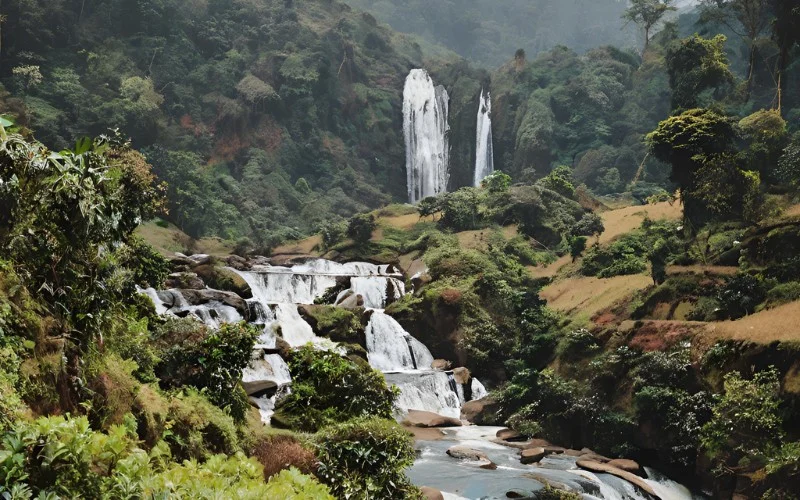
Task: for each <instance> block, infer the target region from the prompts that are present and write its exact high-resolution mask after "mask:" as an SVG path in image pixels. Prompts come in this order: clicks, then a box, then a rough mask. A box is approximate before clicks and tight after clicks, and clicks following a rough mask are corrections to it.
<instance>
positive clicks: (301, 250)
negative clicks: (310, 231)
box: [272, 235, 322, 255]
mask: <svg viewBox="0 0 800 500" xmlns="http://www.w3.org/2000/svg"><path fill="white" fill-rule="evenodd" d="M321 246H322V236H320V235H315V236H311V237H310V238H306V239H304V240H300V241H291V242H289V243H285V244H283V245H281V246H278V247H275V249H274V250H273V251H272V255H317V254H316V253H315V252H316V250H315V249H316V248H319V247H321Z"/></svg>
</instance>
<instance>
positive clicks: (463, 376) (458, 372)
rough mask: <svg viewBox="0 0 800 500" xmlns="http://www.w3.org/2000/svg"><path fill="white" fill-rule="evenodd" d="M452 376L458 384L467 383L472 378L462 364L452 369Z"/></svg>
mask: <svg viewBox="0 0 800 500" xmlns="http://www.w3.org/2000/svg"><path fill="white" fill-rule="evenodd" d="M453 378H454V379H455V381H456V383H457V384H459V385H468V384H469V383H470V381H471V380H472V375H471V374H470V373H469V370H467V369H466V368H464V367H463V366H462V367H459V368H455V369H453Z"/></svg>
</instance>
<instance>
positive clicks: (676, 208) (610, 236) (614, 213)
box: [600, 201, 683, 244]
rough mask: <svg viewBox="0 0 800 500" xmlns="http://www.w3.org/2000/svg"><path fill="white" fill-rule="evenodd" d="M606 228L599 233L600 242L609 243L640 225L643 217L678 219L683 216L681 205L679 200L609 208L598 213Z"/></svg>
mask: <svg viewBox="0 0 800 500" xmlns="http://www.w3.org/2000/svg"><path fill="white" fill-rule="evenodd" d="M600 215H601V217H602V218H603V224H604V225H605V227H606V230H605V232H604V233H603V234H601V235H600V243H601V244H606V243H610V242H611V241H613V240H614V239H616V238H618V237H619V236H621V235H623V234H625V233H630V232H631V231H633V230H635V229H638V228H639V226H641V225H642V221H644V219H645V217H649V218H650V219H652V220H662V219H667V220H679V219H680V218H681V217H682V216H683V207H682V206H681V204H680V203H679V202H677V201H676V202H674V203H672V204H670V203H669V202H662V203H655V204H653V205H639V206H633V207H625V208H621V209H618V210H611V211H608V212H604V213H602V214H600Z"/></svg>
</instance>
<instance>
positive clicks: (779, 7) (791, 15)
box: [772, 0, 800, 112]
mask: <svg viewBox="0 0 800 500" xmlns="http://www.w3.org/2000/svg"><path fill="white" fill-rule="evenodd" d="M772 4H773V5H772V8H773V11H774V12H775V20H774V21H773V23H772V38H773V40H775V43H777V44H778V51H779V55H778V75H777V87H778V88H777V91H778V95H777V107H778V112H780V111H781V106H782V104H783V87H784V86H785V85H786V80H785V79H784V78H783V74H784V73H785V72H786V68H788V67H789V63H790V54H791V52H792V48H793V47H794V46H795V45H797V44H800V5H798V3H797V0H772Z"/></svg>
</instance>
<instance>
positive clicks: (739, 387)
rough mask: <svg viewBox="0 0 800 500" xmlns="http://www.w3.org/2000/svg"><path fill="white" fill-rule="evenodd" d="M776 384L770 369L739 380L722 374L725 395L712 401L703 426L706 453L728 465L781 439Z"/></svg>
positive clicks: (755, 455) (776, 380) (735, 375)
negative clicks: (714, 401)
mask: <svg viewBox="0 0 800 500" xmlns="http://www.w3.org/2000/svg"><path fill="white" fill-rule="evenodd" d="M779 393H780V381H779V379H778V372H777V370H775V369H774V368H772V369H769V370H765V371H761V372H757V373H755V374H753V377H752V379H746V378H743V377H742V375H741V374H739V373H738V372H731V373H728V374H727V375H725V393H724V394H723V395H722V396H721V397H720V399H719V400H718V401H717V402H716V404H715V405H714V407H713V410H712V417H711V420H710V421H709V422H708V423H707V424H705V425H704V426H703V429H702V444H703V448H704V449H705V451H706V453H708V454H709V455H710V456H712V457H716V458H718V459H719V460H722V461H723V462H725V463H727V464H731V465H736V464H737V463H738V462H739V460H740V459H742V458H744V457H746V456H748V457H758V456H761V455H762V454H764V453H765V452H767V451H769V450H770V449H771V447H772V446H774V444H775V443H776V442H778V441H779V440H780V439H781V437H782V430H781V417H780V414H779V412H778V405H779V397H778V395H779Z"/></svg>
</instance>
